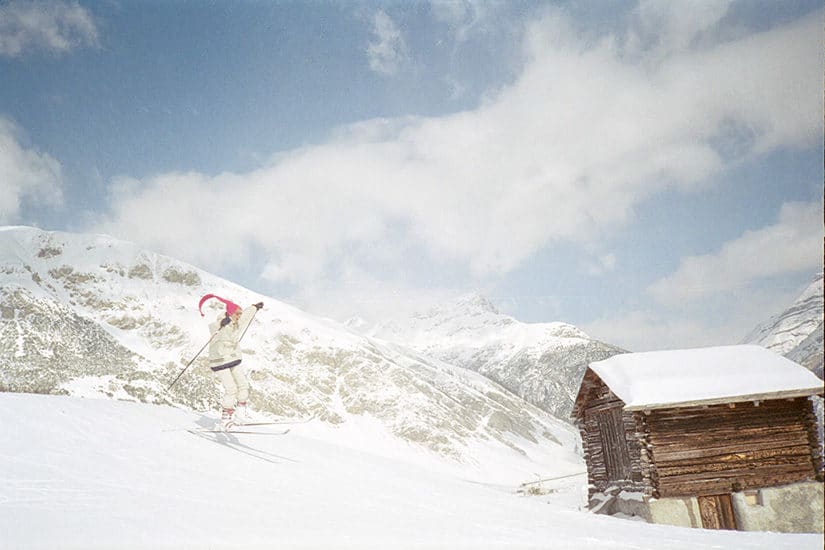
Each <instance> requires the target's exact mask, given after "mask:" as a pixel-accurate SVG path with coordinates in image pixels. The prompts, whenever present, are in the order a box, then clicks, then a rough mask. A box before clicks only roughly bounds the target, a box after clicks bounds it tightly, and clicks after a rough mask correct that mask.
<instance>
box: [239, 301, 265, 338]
mask: <svg viewBox="0 0 825 550" xmlns="http://www.w3.org/2000/svg"><path fill="white" fill-rule="evenodd" d="M261 304H263V302H261ZM261 307H263V305H262V306H261ZM259 309H261V308H259V307H258V306H257V304H256V305H255V311H254V312H252V318H251V319H250V320H249V322H248V323H247V324H246V328H244V329H243V332H242V333H241V337H240V338H238V342H240V341H241V340H243V337H244V334H246V331H247V330H249V326H250V325H251V324H252V321H254V320H255V316H256V315H257V314H258V310H259Z"/></svg>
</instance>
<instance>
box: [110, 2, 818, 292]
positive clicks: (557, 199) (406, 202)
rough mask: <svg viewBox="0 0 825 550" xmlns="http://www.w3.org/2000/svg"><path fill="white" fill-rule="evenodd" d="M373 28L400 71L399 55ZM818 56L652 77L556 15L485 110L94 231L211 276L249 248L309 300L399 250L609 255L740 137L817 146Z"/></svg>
mask: <svg viewBox="0 0 825 550" xmlns="http://www.w3.org/2000/svg"><path fill="white" fill-rule="evenodd" d="M375 22H376V36H377V37H379V39H378V41H377V42H376V43H375V48H374V51H373V54H374V56H375V58H376V59H377V60H379V62H380V63H379V65H378V67H385V69H387V70H389V68H390V67H393V66H395V61H394V60H397V57H396V53H397V52H398V51H400V50H401V49H402V48H401V46H402V45H403V41H402V40H401V36H400V32H399V31H398V29H397V28H396V27H395V25H394V24H393V23H392V21H391V20H390V19H389V18H388V17H386V15H385V14H382V13H380V12H379V14H378V15H376V19H375ZM699 27H701V25H699ZM688 34H690V33H688ZM689 42H690V41H689ZM821 42H822V29H821V25H820V21H819V18H818V17H810V18H807V19H805V20H802V21H797V22H794V23H791V24H789V25H786V26H784V27H781V28H777V29H773V30H770V31H767V32H763V33H759V34H755V35H751V36H744V37H741V38H738V39H736V40H729V41H726V42H721V43H717V44H713V43H710V44H707V43H703V44H702V47H700V48H699V47H697V48H692V47H689V45H688V46H685V45H684V44H681V43H680V44H681V45H680V46H679V47H680V49H679V50H678V51H674V52H673V53H672V54H670V55H664V56H663V55H662V54H661V52H657V55H658V56H659V57H658V58H657V59H658V60H657V62H656V63H654V64H650V63H646V62H645V61H646V60H644V59H641V60H640V59H638V58H630V57H627V56H625V55H624V54H623V52H622V51H620V49H619V48H617V47H616V46H615V40H614V39H613V37H607V38H605V39H604V40H602V41H599V42H596V43H593V42H586V41H585V40H584V39H583V38H579V37H578V35H577V34H576V33H575V32H574V31H573V29H572V26H571V25H570V24H569V23H568V21H566V20H565V19H564V18H563V17H559V16H557V15H550V16H548V17H546V18H544V19H542V20H540V21H538V22H536V23H535V24H533V25H532V26H531V27H530V29H529V30H528V32H527V34H526V37H525V45H524V48H525V56H526V62H525V68H524V71H523V72H522V74H521V75H520V76H519V77H518V79H517V80H516V81H515V82H514V83H513V84H512V85H510V86H508V87H506V88H504V89H502V90H500V91H499V92H498V93H496V94H494V95H490V96H489V97H488V98H487V99H486V100H485V102H484V103H483V104H482V105H480V106H479V107H478V108H477V109H475V110H472V111H466V112H461V113H455V114H452V115H449V116H443V117H437V118H435V117H433V118H420V117H418V118H416V117H409V118H400V119H395V120H373V121H364V122H362V123H359V124H356V125H352V126H350V127H347V128H342V129H340V130H339V131H338V132H336V133H335V134H334V136H333V137H332V138H331V139H330V140H329V141H328V142H327V143H324V144H320V145H317V146H312V147H307V148H304V149H301V150H296V151H291V152H288V153H285V154H283V155H281V156H279V157H278V158H277V159H275V160H273V161H272V162H271V163H270V164H268V165H266V166H263V167H261V168H260V169H259V170H256V171H254V172H251V173H247V174H222V175H220V176H216V177H208V176H205V175H202V174H166V175H161V176H158V177H154V178H150V179H146V180H143V181H140V182H133V183H132V184H131V185H126V186H121V187H120V188H119V190H118V191H117V192H115V193H113V195H112V197H111V211H110V212H109V214H108V215H107V216H106V217H105V218H104V219H101V220H99V224H98V227H96V228H95V229H97V230H104V231H107V232H110V233H113V234H116V235H119V236H121V237H124V238H130V239H133V240H136V241H139V242H142V243H144V244H146V245H147V246H151V247H153V248H156V249H159V250H162V251H165V252H168V253H170V254H173V255H176V256H179V257H182V258H185V259H189V260H190V261H194V262H196V263H199V264H201V265H203V266H204V267H207V268H212V269H216V268H220V267H224V266H226V265H227V263H239V262H240V263H243V262H247V261H248V260H249V257H250V254H251V253H252V251H253V250H254V251H256V253H258V254H265V255H266V257H267V258H268V260H269V261H268V263H267V267H266V271H265V275H266V276H267V277H269V278H270V279H273V280H277V281H279V282H290V283H293V284H298V285H302V286H307V287H308V286H311V285H312V284H314V283H323V282H324V281H327V280H329V273H330V272H334V271H335V270H336V268H337V266H340V264H341V263H342V262H343V261H345V260H346V261H350V262H358V261H359V260H362V259H364V258H366V260H364V261H365V262H367V263H370V264H371V265H373V266H379V267H378V268H377V269H379V270H381V269H383V270H387V271H391V270H392V269H393V267H394V266H395V265H397V264H394V263H393V262H397V261H398V259H397V258H394V257H393V256H392V254H391V253H386V252H387V251H392V250H394V249H399V248H400V249H403V248H404V245H405V244H414V245H415V246H416V247H417V248H416V249H417V250H420V251H422V252H421V258H420V261H421V262H430V261H451V262H456V263H461V264H464V265H467V266H468V269H470V270H471V271H472V272H473V273H475V274H476V276H477V277H479V278H484V277H495V276H498V275H501V274H503V273H506V272H508V271H510V270H512V269H514V268H515V267H517V266H518V265H519V264H520V263H521V262H523V261H525V259H527V258H529V257H530V256H531V255H532V254H534V253H535V252H536V251H538V250H540V249H541V248H542V247H545V246H547V245H548V244H550V243H552V242H554V241H573V242H579V243H592V242H593V241H596V240H598V237H600V236H601V235H603V233H604V231H607V230H609V229H610V228H612V227H614V226H616V225H617V224H624V223H628V222H629V221H631V219H632V215H633V209H634V207H635V206H636V205H637V204H638V203H639V202H640V201H642V200H644V199H645V198H647V197H649V196H651V195H653V194H655V193H657V192H659V191H661V190H663V189H666V188H669V187H673V186H679V187H680V188H682V189H683V190H684V191H691V190H697V189H702V188H703V187H705V186H707V185H708V183H707V179H708V177H709V176H711V175H714V174H717V173H718V172H719V171H720V170H722V169H723V168H724V167H725V166H726V164H727V163H728V162H732V161H731V160H730V159H726V158H725V157H724V156H723V155H722V154H720V153H719V152H717V151H716V150H715V149H714V143H715V140H716V139H717V138H718V135H719V132H720V129H724V128H729V127H730V125H731V124H733V125H734V126H735V127H743V128H748V129H750V132H751V135H752V142H751V147H750V148H746V149H745V151H744V152H740V154H739V156H738V157H737V159H736V161H741V158H742V156H743V155H744V156H748V155H755V154H757V153H758V152H760V151H765V150H769V149H771V148H775V147H787V146H797V145H808V144H811V143H816V142H817V140H820V139H821V119H820V118H817V117H816V116H811V115H810V113H816V112H821V103H820V102H821V95H822V90H821V88H822V86H821V75H822V70H821V66H822V51H821ZM393 52H396V53H393ZM382 60H383V61H382ZM381 63H386V65H382V64H381ZM353 251H356V252H357V253H353ZM379 251H383V252H382V254H383V255H378V256H374V255H373V254H372V253H373V252H374V253H375V254H378V252H379ZM382 262H383V264H382ZM610 266H611V259H610V258H609V257H606V258H605V259H604V261H603V265H602V268H610ZM376 278H380V277H379V276H378V275H376Z"/></svg>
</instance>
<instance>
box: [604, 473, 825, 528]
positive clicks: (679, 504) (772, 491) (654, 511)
mask: <svg viewBox="0 0 825 550" xmlns="http://www.w3.org/2000/svg"><path fill="white" fill-rule="evenodd" d="M593 496H594V498H593V499H592V500H591V504H590V509H591V510H592V511H594V512H596V513H599V514H608V515H612V516H617V517H622V518H628V519H642V520H644V521H647V522H648V523H659V524H664V525H675V526H679V527H698V528H701V527H702V516H701V514H700V512H699V503H698V500H697V499H696V497H671V498H661V499H654V498H649V497H644V496H642V495H641V493H628V492H627V491H618V490H612V491H607V492H606V493H597V494H596V495H593ZM731 501H732V504H733V511H734V514H735V516H736V525H737V527H738V529H739V530H740V531H774V532H780V533H822V532H823V531H825V529H824V528H823V523H824V522H823V517H825V510H823V501H825V494H824V493H823V484H822V483H821V482H817V481H807V482H802V483H793V484H790V485H783V486H780V487H768V488H765V489H759V490H753V491H741V492H738V493H733V494H732V496H731Z"/></svg>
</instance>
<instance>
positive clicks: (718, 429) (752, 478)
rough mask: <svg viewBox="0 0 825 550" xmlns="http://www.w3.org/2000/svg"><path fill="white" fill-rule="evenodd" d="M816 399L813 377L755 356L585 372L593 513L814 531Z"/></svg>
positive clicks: (818, 493)
mask: <svg viewBox="0 0 825 550" xmlns="http://www.w3.org/2000/svg"><path fill="white" fill-rule="evenodd" d="M822 394H823V383H822V380H820V379H819V378H817V377H816V376H815V375H814V374H813V373H811V372H810V371H808V370H807V369H805V368H804V367H802V366H800V365H798V364H796V363H794V362H792V361H790V360H788V359H786V358H784V357H781V356H779V355H777V354H776V353H774V352H772V351H769V350H767V349H765V348H762V347H759V346H749V345H748V346H725V347H716V348H702V349H692V350H674V351H662V352H649V353H628V354H622V355H616V356H613V357H611V358H609V359H606V360H604V361H599V362H595V363H592V364H591V365H590V366H589V368H588V369H587V370H586V372H585V374H584V377H583V379H582V383H581V387H580V389H579V393H578V396H577V398H576V402H575V405H574V409H573V417H574V419H575V422H576V425H577V426H578V428H579V430H580V432H581V438H582V449H583V452H584V458H585V461H586V463H587V470H588V478H589V496H590V505H591V509H594V510H596V511H601V512H603V513H624V514H625V515H635V516H641V517H643V518H645V519H647V520H648V521H651V522H655V523H669V524H674V525H685V526H693V527H706V528H724V529H741V530H773V531H802V532H806V531H807V532H822V515H823V506H822V499H823V490H822V487H823V484H822V480H823V454H822V442H821V440H820V436H818V431H817V412H816V404H815V401H814V400H815V398H812V396H816V395H820V396H821V395H822ZM780 501H781V503H780ZM774 505H775V507H774Z"/></svg>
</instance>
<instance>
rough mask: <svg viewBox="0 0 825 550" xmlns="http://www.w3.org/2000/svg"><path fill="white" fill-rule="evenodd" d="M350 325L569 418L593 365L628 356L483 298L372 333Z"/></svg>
mask: <svg viewBox="0 0 825 550" xmlns="http://www.w3.org/2000/svg"><path fill="white" fill-rule="evenodd" d="M349 326H350V327H351V328H352V329H353V330H360V331H361V332H362V333H366V334H369V335H370V336H374V337H377V338H381V339H383V340H388V341H392V342H399V343H404V344H406V345H409V346H411V347H413V348H414V349H416V350H417V351H419V352H420V353H422V354H424V355H426V356H429V357H435V358H438V359H440V360H442V361H445V362H447V363H450V364H453V365H458V366H461V367H464V368H466V369H469V370H473V371H476V372H479V373H481V374H483V375H485V376H487V377H489V378H491V379H492V380H494V381H496V382H498V383H500V384H502V385H503V386H504V387H506V388H507V389H509V390H510V391H512V392H514V393H516V394H517V395H519V396H521V397H522V398H524V399H525V400H527V401H529V402H530V403H533V404H534V405H537V406H539V407H541V408H543V409H544V410H546V411H550V412H552V413H553V414H556V415H558V416H560V417H563V418H565V417H566V416H567V414H568V413H569V412H570V409H571V408H572V404H573V399H574V398H575V394H576V391H577V390H578V384H579V382H580V380H581V375H582V374H583V372H584V369H585V368H586V367H587V363H588V362H589V361H598V360H601V359H605V358H607V357H609V356H610V355H613V354H615V353H619V352H621V351H622V350H620V349H618V348H614V347H612V346H608V345H606V344H603V343H601V342H597V341H595V340H593V339H591V338H590V337H589V336H587V334H585V333H584V332H583V331H582V330H580V329H579V328H577V327H575V326H573V325H571V324H568V323H563V322H549V323H523V322H521V321H518V320H516V319H514V318H513V317H510V316H509V315H505V314H503V313H501V312H499V311H498V309H497V308H496V307H495V306H494V305H493V304H492V303H491V302H490V301H489V300H488V299H486V298H485V297H483V296H481V295H479V294H470V295H465V296H460V297H458V298H456V299H455V300H453V301H451V302H448V303H446V304H444V305H442V306H439V307H435V308H431V309H429V310H427V311H423V312H419V313H414V314H412V315H409V316H406V317H400V318H396V319H390V320H387V321H385V322H383V323H381V324H378V325H375V326H372V327H370V328H369V329H367V328H366V327H365V326H364V325H361V326H360V328H359V327H358V326H356V324H355V323H352V324H350V325H349Z"/></svg>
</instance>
